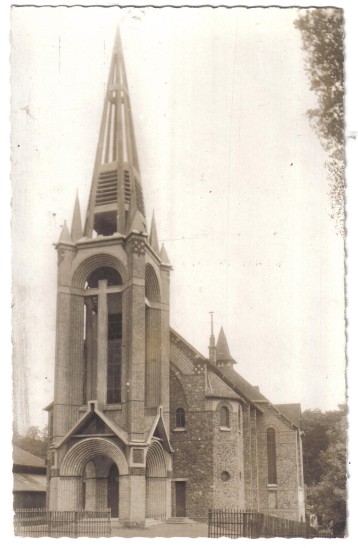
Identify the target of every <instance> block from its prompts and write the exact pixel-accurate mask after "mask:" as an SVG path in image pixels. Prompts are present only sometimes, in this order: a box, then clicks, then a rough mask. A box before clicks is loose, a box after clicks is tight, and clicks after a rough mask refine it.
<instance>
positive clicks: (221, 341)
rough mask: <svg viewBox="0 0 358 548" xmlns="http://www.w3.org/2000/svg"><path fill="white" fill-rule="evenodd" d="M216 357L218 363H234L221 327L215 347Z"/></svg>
mask: <svg viewBox="0 0 358 548" xmlns="http://www.w3.org/2000/svg"><path fill="white" fill-rule="evenodd" d="M216 356H217V360H218V362H220V361H224V362H231V363H236V361H235V360H234V358H233V357H232V356H231V354H230V350H229V345H228V343H227V340H226V335H225V333H224V329H223V328H222V327H221V329H220V333H219V336H218V342H217V345H216Z"/></svg>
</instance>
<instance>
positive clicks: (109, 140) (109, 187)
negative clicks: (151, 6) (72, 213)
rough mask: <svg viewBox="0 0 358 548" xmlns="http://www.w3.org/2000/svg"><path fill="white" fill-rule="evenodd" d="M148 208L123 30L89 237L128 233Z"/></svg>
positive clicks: (103, 130) (106, 108) (104, 123)
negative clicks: (139, 156)
mask: <svg viewBox="0 0 358 548" xmlns="http://www.w3.org/2000/svg"><path fill="white" fill-rule="evenodd" d="M137 212H139V215H140V216H141V218H142V223H141V224H143V225H144V227H145V226H146V223H145V210H144V198H143V191H142V184H141V178H140V173H139V163H138V155H137V148H136V144H135V137H134V128H133V120H132V112H131V106H130V100H129V94H128V84H127V76H126V71H125V66H124V59H123V51H122V45H121V39H120V34H119V30H117V34H116V39H115V43H114V48H113V53H112V61H111V66H110V71H109V78H108V84H107V91H106V96H105V100H104V109H103V115H102V122H101V129H100V136H99V142H98V147H97V155H96V162H95V167H94V173H93V179H92V188H91V195H90V199H89V204H88V209H87V215H86V222H85V231H84V232H85V236H87V237H88V238H91V237H92V231H93V230H95V231H96V232H97V233H98V234H103V235H104V236H109V235H112V234H114V233H116V232H119V233H121V234H125V235H126V234H128V233H129V231H130V227H131V226H132V224H133V221H134V218H135V217H136V214H137Z"/></svg>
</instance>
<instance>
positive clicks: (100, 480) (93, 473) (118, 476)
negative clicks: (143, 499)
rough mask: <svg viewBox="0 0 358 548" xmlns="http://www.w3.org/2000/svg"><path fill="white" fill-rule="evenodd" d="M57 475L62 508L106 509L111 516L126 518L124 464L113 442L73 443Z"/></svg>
mask: <svg viewBox="0 0 358 548" xmlns="http://www.w3.org/2000/svg"><path fill="white" fill-rule="evenodd" d="M60 476H61V483H60V485H61V490H62V489H63V500H64V502H65V504H66V509H72V508H73V509H78V508H79V507H81V506H82V508H84V509H86V510H100V509H104V508H110V509H111V515H112V517H113V518H120V519H127V513H128V508H127V506H128V500H127V499H128V493H127V491H128V485H127V481H126V480H127V479H128V465H127V461H126V458H125V456H124V454H123V452H122V451H121V449H120V448H119V447H118V446H117V445H115V444H114V443H113V442H111V441H109V440H104V439H96V440H94V439H88V440H84V441H82V442H79V443H77V444H76V445H74V446H73V447H72V448H71V449H70V451H69V452H68V453H67V455H66V457H65V458H64V461H63V463H62V466H61V473H60ZM121 500H122V501H123V503H122V504H121V502H120V501H121ZM77 501H78V503H79V504H78V503H77ZM126 501H127V503H126Z"/></svg>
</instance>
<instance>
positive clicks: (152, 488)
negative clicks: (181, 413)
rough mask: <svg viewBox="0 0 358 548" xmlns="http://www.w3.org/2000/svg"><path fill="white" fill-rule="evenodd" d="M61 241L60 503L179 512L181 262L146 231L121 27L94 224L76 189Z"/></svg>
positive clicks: (56, 435) (136, 513) (54, 499)
mask: <svg viewBox="0 0 358 548" xmlns="http://www.w3.org/2000/svg"><path fill="white" fill-rule="evenodd" d="M56 249H57V254H58V285H57V320H56V321H57V331H56V359H55V389H54V401H53V404H51V405H50V406H49V407H48V408H47V409H48V411H49V426H50V428H49V429H50V436H51V447H50V452H49V453H50V454H49V460H50V465H49V487H48V504H49V507H50V508H52V509H60V510H71V509H81V508H84V509H86V510H91V509H98V508H104V507H107V506H108V507H110V508H111V510H112V516H113V517H118V519H119V520H120V521H122V522H123V523H126V524H127V525H136V526H137V525H140V524H144V522H145V519H146V518H160V519H163V518H165V517H168V516H169V512H170V500H171V495H170V479H169V478H170V476H171V471H172V459H171V452H172V450H171V447H170V441H169V428H168V422H169V420H168V419H169V282H170V270H171V266H170V264H169V260H168V257H167V254H166V251H165V249H164V247H162V249H161V250H159V243H158V237H157V229H156V223H155V219H154V215H153V219H152V223H151V229H150V232H149V233H148V232H147V223H146V217H145V207H144V196H143V190H142V182H141V177H140V170H139V163H138V157H137V149H136V143H135V136H134V128H133V119H132V112H131V106H130V99H129V94H128V84H127V77H126V71H125V65H124V59H123V51H122V46H121V39H120V34H119V31H117V35H116V39H115V43H114V48H113V54H112V61H111V65H110V72H109V79H108V85H107V91H106V95H105V100H104V108H103V115H102V122H101V127H100V135H99V142H98V147H97V153H96V159H95V166H94V172H93V178H92V186H91V192H90V197H89V201H88V206H87V211H86V217H85V222H84V227H82V220H81V213H80V204H79V200H78V196H77V198H76V201H75V206H74V213H73V219H72V225H71V230H69V229H68V227H67V224H66V223H64V225H63V229H62V232H61V235H60V239H59V241H58V243H57V245H56Z"/></svg>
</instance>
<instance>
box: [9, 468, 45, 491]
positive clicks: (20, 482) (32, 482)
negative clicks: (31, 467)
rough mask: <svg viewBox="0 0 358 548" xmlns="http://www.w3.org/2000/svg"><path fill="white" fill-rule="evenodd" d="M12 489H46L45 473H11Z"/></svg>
mask: <svg viewBox="0 0 358 548" xmlns="http://www.w3.org/2000/svg"><path fill="white" fill-rule="evenodd" d="M13 480H14V482H13V491H31V492H34V491H35V492H37V493H41V492H45V491H46V474H43V475H41V474H19V473H15V474H13Z"/></svg>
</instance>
